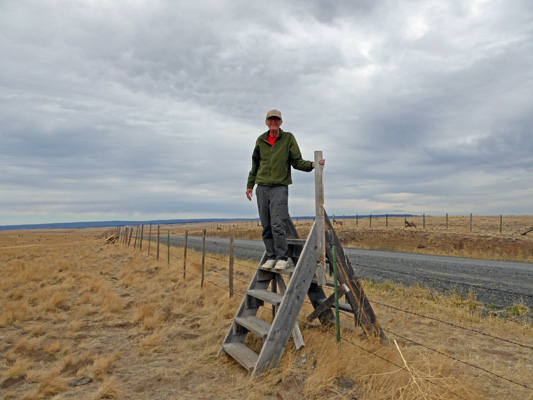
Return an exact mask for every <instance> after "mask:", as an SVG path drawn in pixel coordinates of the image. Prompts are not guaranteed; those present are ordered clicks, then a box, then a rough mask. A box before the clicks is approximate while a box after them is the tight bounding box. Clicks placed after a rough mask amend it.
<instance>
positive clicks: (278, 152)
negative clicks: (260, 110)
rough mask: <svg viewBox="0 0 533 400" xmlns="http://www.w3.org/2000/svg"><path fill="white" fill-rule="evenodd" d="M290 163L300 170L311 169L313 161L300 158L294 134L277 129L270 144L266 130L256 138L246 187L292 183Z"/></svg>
mask: <svg viewBox="0 0 533 400" xmlns="http://www.w3.org/2000/svg"><path fill="white" fill-rule="evenodd" d="M291 165H292V167H293V168H295V169H298V170H300V171H306V172H309V171H312V170H313V166H312V165H313V162H312V161H306V160H304V159H302V153H300V148H299V147H298V143H297V142H296V139H295V138H294V135H293V134H292V133H290V132H284V131H282V130H281V129H280V130H279V137H278V138H277V139H276V141H275V142H274V146H271V145H270V143H269V142H268V131H267V132H265V133H263V134H262V135H261V136H259V137H258V138H257V141H256V142H255V148H254V152H253V154H252V169H251V171H250V174H249V175H248V183H247V185H246V188H247V189H253V187H254V185H256V184H257V185H264V186H282V185H283V186H287V185H290V184H291V183H292V179H291Z"/></svg>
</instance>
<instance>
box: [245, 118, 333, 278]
mask: <svg viewBox="0 0 533 400" xmlns="http://www.w3.org/2000/svg"><path fill="white" fill-rule="evenodd" d="M265 122H266V125H267V126H268V131H266V132H265V133H263V134H262V135H261V136H259V137H258V138H257V141H256V142H255V148H254V152H253V154H252V169H251V170H250V174H249V175H248V183H247V185H246V197H247V198H248V200H250V201H252V194H253V188H254V185H257V189H256V191H255V193H256V195H257V207H258V208H259V218H260V219H261V225H263V233H262V237H263V242H264V243H265V247H266V255H267V260H266V261H265V263H264V264H263V265H262V266H261V268H264V269H276V270H284V269H287V267H288V265H289V257H288V246H287V239H286V233H287V220H288V218H289V202H288V200H289V185H290V184H291V183H292V180H291V166H292V167H293V168H294V169H298V170H300V171H306V172H310V171H312V170H313V169H314V168H315V163H314V162H312V161H306V160H304V159H302V154H301V153H300V148H299V147H298V143H297V142H296V139H295V138H294V135H293V134H292V133H290V132H285V131H283V130H282V129H281V128H280V127H281V124H282V123H283V119H282V118H281V112H280V111H278V110H270V111H269V112H268V113H267V115H266V121H265ZM319 164H320V165H321V166H322V167H324V164H325V160H324V159H322V160H320V161H319Z"/></svg>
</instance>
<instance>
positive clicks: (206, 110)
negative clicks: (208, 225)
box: [0, 0, 533, 225]
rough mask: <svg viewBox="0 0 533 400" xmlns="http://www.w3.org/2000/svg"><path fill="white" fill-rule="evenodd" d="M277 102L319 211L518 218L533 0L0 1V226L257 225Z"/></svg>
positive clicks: (524, 186) (293, 192) (532, 148)
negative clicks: (264, 156)
mask: <svg viewBox="0 0 533 400" xmlns="http://www.w3.org/2000/svg"><path fill="white" fill-rule="evenodd" d="M272 108H278V109H280V110H281V111H282V113H283V119H284V122H283V126H282V128H284V129H285V130H287V131H291V132H292V133H293V134H294V135H295V136H296V138H297V140H298V143H299V145H300V149H301V150H302V153H303V156H304V158H305V159H313V152H314V151H315V150H322V151H323V152H324V157H325V159H326V168H325V170H324V181H325V207H326V210H327V212H328V213H329V214H330V215H331V214H336V215H343V214H345V215H355V214H360V215H361V214H367V213H374V214H378V213H417V214H422V213H426V214H432V215H444V214H445V213H450V214H452V215H453V214H455V215H467V214H468V213H474V214H475V215H499V214H504V215H506V214H532V213H533V134H532V133H533V132H532V130H533V128H532V127H533V112H532V110H533V3H532V2H531V0H522V1H520V0H506V1H485V0H481V1H480V0H469V1H462V0H456V1H451V0H449V1H434V0H401V1H374V0H365V1H362V0H347V1H319V0H308V1H305V0H291V1H263V2H259V1H245V0H241V1H238V0H236V1H230V0H217V1H214V0H213V1H206V0H196V1H194V2H193V1H170V0H169V1H165V0H160V1H157V0H150V1H139V0H137V1H111V0H109V1H99V0H91V1H89V0H86V1H82V0H64V1H51V0H50V1H42V0H33V1H31V0H1V1H0V140H1V142H0V171H1V172H0V225H9V224H24V223H40V222H64V221H66V222H72V221H98V220H116V219H121V220H139V219H154V218H210V217H214V218H225V217H256V216H257V207H256V203H255V198H254V200H253V201H252V202H249V201H248V200H247V199H246V197H245V185H246V180H247V176H248V172H249V170H250V167H251V154H252V150H253V146H254V143H255V140H256V138H257V136H259V135H260V134H261V133H262V132H264V131H266V126H265V124H264V119H265V114H266V112H267V111H268V110H269V109H272ZM528 110H529V111H528ZM293 181H294V184H293V185H292V186H291V187H290V203H289V204H290V211H291V214H292V215H293V216H299V215H313V214H314V174H313V173H305V172H300V171H294V172H293Z"/></svg>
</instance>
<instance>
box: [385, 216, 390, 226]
mask: <svg viewBox="0 0 533 400" xmlns="http://www.w3.org/2000/svg"><path fill="white" fill-rule="evenodd" d="M385 227H386V228H388V227H389V214H385Z"/></svg>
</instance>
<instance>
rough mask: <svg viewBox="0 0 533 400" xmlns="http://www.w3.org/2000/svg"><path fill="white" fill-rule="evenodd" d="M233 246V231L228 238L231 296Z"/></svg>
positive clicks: (231, 292) (230, 295)
mask: <svg viewBox="0 0 533 400" xmlns="http://www.w3.org/2000/svg"><path fill="white" fill-rule="evenodd" d="M233 248H234V238H233V232H232V233H231V236H230V238H229V297H232V296H233V261H234V255H233Z"/></svg>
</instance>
